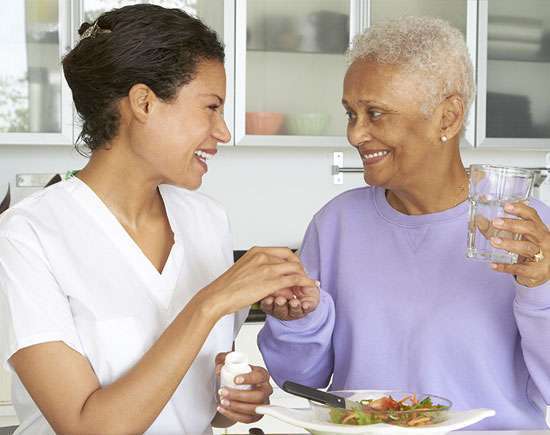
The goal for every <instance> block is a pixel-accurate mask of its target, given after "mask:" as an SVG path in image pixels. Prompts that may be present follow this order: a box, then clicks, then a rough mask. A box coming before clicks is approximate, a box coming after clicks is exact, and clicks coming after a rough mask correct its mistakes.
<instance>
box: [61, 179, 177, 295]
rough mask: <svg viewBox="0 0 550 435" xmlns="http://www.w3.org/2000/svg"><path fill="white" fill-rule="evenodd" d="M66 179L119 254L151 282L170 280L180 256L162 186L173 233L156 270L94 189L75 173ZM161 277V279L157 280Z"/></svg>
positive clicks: (174, 229) (160, 283)
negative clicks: (167, 249)
mask: <svg viewBox="0 0 550 435" xmlns="http://www.w3.org/2000/svg"><path fill="white" fill-rule="evenodd" d="M67 182H68V183H72V184H73V185H74V186H75V187H76V189H77V190H78V192H80V193H81V195H75V197H76V198H77V199H78V200H79V202H80V203H81V204H82V205H83V207H84V208H85V209H87V210H88V212H89V213H90V214H91V215H92V217H93V218H94V219H95V220H96V222H97V223H98V224H99V226H100V227H101V228H102V230H103V231H104V232H106V233H107V234H108V235H109V237H110V238H111V240H112V241H113V242H114V243H115V244H116V245H117V248H118V249H119V251H120V253H121V255H124V256H128V257H129V261H130V262H131V263H132V264H133V265H134V268H135V269H136V270H137V272H138V273H139V274H140V275H141V276H142V277H143V278H144V279H145V280H146V281H147V282H148V283H149V285H153V286H154V283H156V284H157V285H161V287H163V286H162V282H163V281H165V280H171V279H172V278H173V276H174V274H175V273H176V272H177V269H178V267H179V266H178V265H179V263H180V261H179V259H180V257H181V255H180V254H181V252H180V249H179V246H180V244H179V243H178V239H179V237H178V234H177V232H176V225H175V223H174V219H173V216H172V212H171V209H170V204H169V203H168V201H166V197H165V196H164V195H163V192H162V189H160V188H159V192H160V195H161V197H162V201H163V202H164V207H165V209H166V215H167V217H168V223H169V225H170V229H171V230H172V233H173V234H174V243H173V244H172V246H171V248H170V252H169V254H168V257H167V258H166V261H165V263H164V266H163V268H162V271H159V270H158V269H157V268H156V267H155V266H154V265H153V263H152V262H151V260H150V259H149V258H148V257H147V255H145V253H144V252H143V250H142V249H141V248H140V246H139V245H138V244H137V243H136V242H135V240H134V239H133V238H132V237H131V236H130V234H128V232H127V231H126V229H125V228H124V226H123V225H122V224H121V223H120V222H119V221H118V219H117V218H116V217H115V215H114V214H113V212H112V211H111V210H110V209H109V207H107V205H106V204H105V203H104V202H103V201H102V200H101V198H100V197H99V196H98V195H97V194H96V193H95V192H94V190H93V189H92V188H91V187H90V186H88V185H87V184H86V183H85V182H84V181H83V180H81V179H79V178H78V177H74V176H73V177H71V178H69V179H68V180H67ZM159 278H160V282H159Z"/></svg>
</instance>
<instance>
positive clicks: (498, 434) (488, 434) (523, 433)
mask: <svg viewBox="0 0 550 435" xmlns="http://www.w3.org/2000/svg"><path fill="white" fill-rule="evenodd" d="M450 433H456V434H457V435H549V434H550V429H548V430H520V431H516V430H493V431H488V430H478V431H454V432H450ZM241 435H249V434H241ZM265 435H284V434H267V433H266V434H265ZM303 435H309V434H308V433H307V432H304V434H303Z"/></svg>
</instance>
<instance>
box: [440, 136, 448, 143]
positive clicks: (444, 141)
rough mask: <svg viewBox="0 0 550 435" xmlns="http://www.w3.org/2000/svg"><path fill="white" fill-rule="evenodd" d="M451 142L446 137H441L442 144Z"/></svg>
mask: <svg viewBox="0 0 550 435" xmlns="http://www.w3.org/2000/svg"><path fill="white" fill-rule="evenodd" d="M448 140H449V138H448V137H447V136H445V135H443V136H441V142H443V143H446V142H447V141H448Z"/></svg>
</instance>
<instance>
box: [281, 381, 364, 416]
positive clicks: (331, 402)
mask: <svg viewBox="0 0 550 435" xmlns="http://www.w3.org/2000/svg"><path fill="white" fill-rule="evenodd" d="M283 390H284V391H286V392H287V393H290V394H293V395H295V396H299V397H303V398H304V399H309V400H312V401H314V402H317V403H322V404H323V405H327V406H330V407H332V408H341V409H357V408H359V409H362V408H363V406H362V405H361V403H359V402H356V401H354V400H350V399H346V398H345V397H340V396H337V395H336V394H331V393H327V392H326V391H321V390H318V389H316V388H311V387H307V386H305V385H302V384H298V383H296V382H292V381H286V382H285V383H284V384H283Z"/></svg>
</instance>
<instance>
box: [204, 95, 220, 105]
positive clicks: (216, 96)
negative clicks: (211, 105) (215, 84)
mask: <svg viewBox="0 0 550 435" xmlns="http://www.w3.org/2000/svg"><path fill="white" fill-rule="evenodd" d="M200 95H201V96H203V97H215V98H217V99H218V101H219V102H220V104H224V100H223V98H222V97H220V96H219V95H218V94H200Z"/></svg>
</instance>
